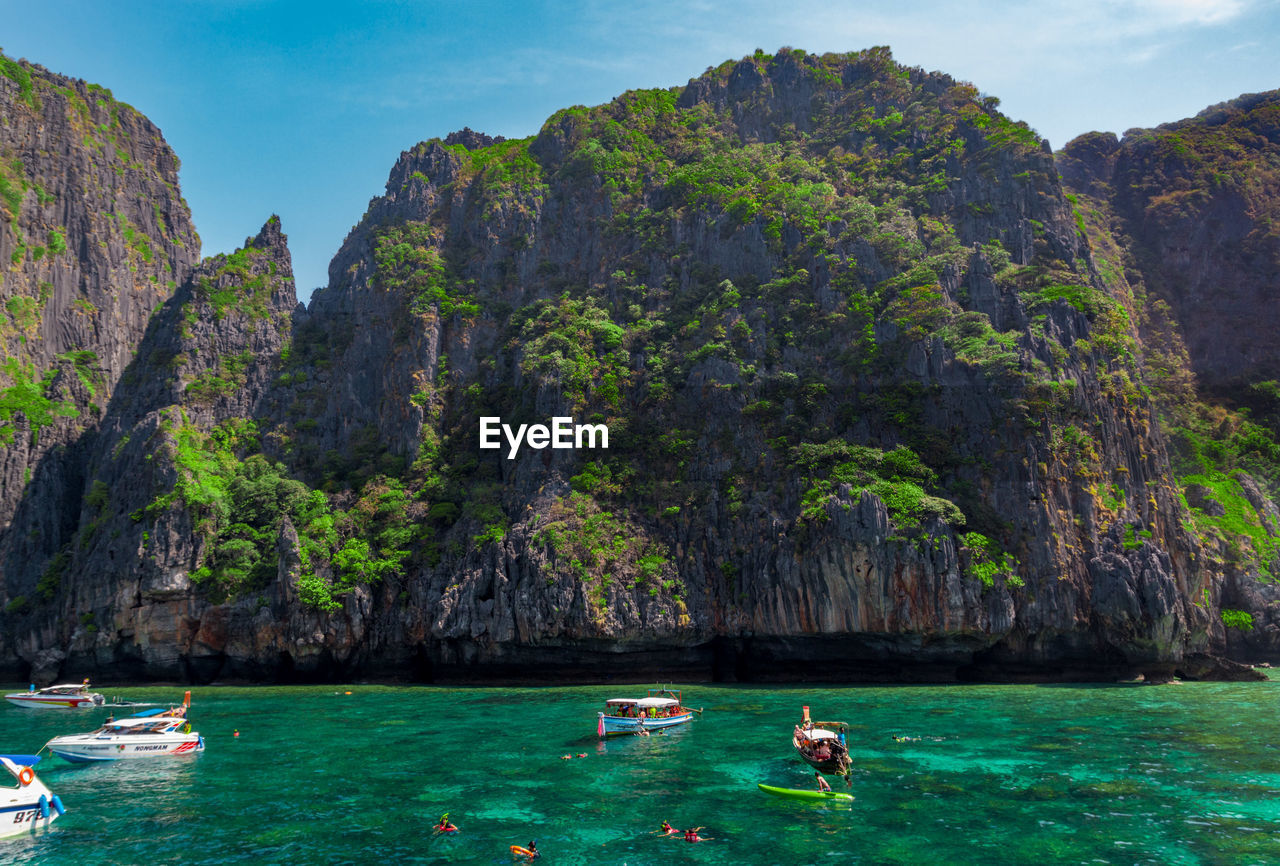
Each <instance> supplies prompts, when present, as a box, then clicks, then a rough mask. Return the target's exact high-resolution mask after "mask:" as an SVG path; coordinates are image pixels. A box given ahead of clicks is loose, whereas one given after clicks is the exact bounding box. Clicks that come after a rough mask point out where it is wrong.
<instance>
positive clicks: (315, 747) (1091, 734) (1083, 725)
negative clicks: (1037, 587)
mask: <svg viewBox="0 0 1280 866" xmlns="http://www.w3.org/2000/svg"><path fill="white" fill-rule="evenodd" d="M348 690H350V691H351V694H350V695H348V694H344V692H346V691H348ZM684 690H685V699H686V703H687V704H689V705H691V706H695V707H704V708H705V713H704V714H703V716H702V717H701V718H700V719H697V720H695V721H694V722H693V723H692V724H691V725H687V726H684V727H682V728H679V729H676V730H674V731H673V732H670V733H667V734H665V735H655V736H652V737H649V738H637V737H625V738H622V739H611V740H610V741H609V742H607V743H605V744H601V743H600V742H599V741H598V740H597V738H596V736H595V725H596V717H595V714H596V710H597V708H598V706H599V705H601V704H602V703H603V701H604V699H605V698H608V697H619V696H631V695H636V694H640V695H642V694H643V693H644V687H643V686H641V687H638V688H636V687H618V686H610V687H584V688H523V689H510V688H504V689H497V688H440V687H430V686H422V687H390V686H342V687H334V686H327V687H319V686H317V687H280V688H269V687H257V688H252V687H251V688H230V687H209V688H196V689H193V701H194V702H193V707H192V711H191V717H192V719H193V721H194V727H195V729H196V730H198V731H200V732H201V733H202V734H204V736H205V739H206V742H207V750H206V751H205V752H204V754H202V755H198V756H195V757H190V758H172V759H156V760H153V761H147V760H136V761H122V762H119V763H116V764H112V765H100V766H77V765H71V764H67V763H64V762H63V761H61V760H59V759H57V758H46V760H45V761H43V762H42V763H41V764H40V766H39V768H38V769H39V772H40V775H41V777H42V778H43V779H44V780H45V781H46V782H47V783H48V784H49V786H50V787H51V788H52V789H53V790H54V792H55V793H57V794H59V795H60V796H61V797H62V799H63V801H64V802H65V803H66V805H67V808H68V812H67V815H66V816H64V817H63V818H62V819H61V820H59V821H58V822H57V823H56V824H54V826H53V828H52V829H51V830H50V831H48V832H47V833H43V834H41V835H39V836H37V837H35V838H20V839H18V840H10V841H4V840H0V862H15V863H57V864H69V863H75V864H97V863H102V864H106V863H110V864H121V863H124V864H133V863H137V864H143V863H145V864H155V863H184V864H203V863H209V864H213V863H217V864H224V863H291V864H292V863H360V864H364V863H370V862H384V863H385V862H391V863H495V864H497V863H510V862H511V858H510V855H509V853H508V850H509V846H510V845H512V844H520V845H524V844H527V843H528V842H529V840H530V839H536V840H537V843H538V848H539V849H540V850H541V851H542V852H543V858H542V860H541V861H540V862H541V863H546V864H595V863H613V864H631V866H639V864H670V863H698V864H711V863H724V864H728V863H750V864H773V863H777V864H800V863H832V864H835V863H867V864H908V863H912V864H914V863H930V864H936V863H943V864H950V863H955V864H963V863H975V864H977V863H982V864H988V863H1034V864H1053V863H1151V864H1162V866H1164V864H1235V863H1242V864H1243V863H1258V864H1267V863H1280V711H1278V708H1277V704H1280V682H1266V683H1239V684H1236V683H1186V684H1182V685H1168V686H1141V685H1097V686H1076V685H1044V686H937V687H927V686H925V687H916V686H911V687H907V686H901V687H848V688H845V687H808V686H805V687H787V688H773V687H760V686H730V687H725V686H714V687H713V686H703V685H687V686H685V687H684ZM103 691H104V693H107V694H108V695H120V696H121V697H124V698H128V699H131V700H139V701H169V700H173V701H177V700H179V699H180V698H181V691H182V690H181V689H178V688H172V689H159V688H147V689H111V688H106V689H103ZM802 704H808V705H810V706H811V708H812V713H813V715H814V717H815V718H818V719H840V720H843V721H847V722H849V723H850V724H851V725H852V730H851V731H850V735H849V736H850V751H851V754H852V757H853V763H854V768H855V769H854V774H853V785H852V788H850V789H848V790H851V791H852V793H854V794H855V795H856V797H857V799H856V800H855V801H854V803H853V804H852V805H847V806H843V807H840V806H834V805H828V804H823V803H806V802H801V801H790V800H782V799H777V798H774V797H770V796H768V795H766V794H763V793H761V792H760V791H758V790H757V789H756V783H757V782H766V783H770V784H775V785H782V786H792V787H810V786H811V785H812V775H811V771H809V770H808V768H807V767H806V766H805V765H804V764H802V763H800V761H799V759H798V758H796V757H794V755H793V753H792V750H791V746H790V731H791V728H792V725H793V723H794V722H795V721H797V720H798V719H799V716H800V707H801V705H802ZM105 715H106V712H105V711H101V710H98V711H84V712H78V711H67V712H56V711H40V712H37V711H31V710H23V709H20V708H17V707H10V706H4V707H0V751H6V752H34V751H35V750H36V749H38V748H40V746H41V745H42V744H43V743H44V742H46V741H47V740H48V739H49V738H50V737H53V736H55V735H58V734H63V733H70V732H76V731H81V730H88V729H90V728H91V727H94V726H95V725H96V724H97V723H99V722H100V721H101V719H102V718H103V717H104V716H105ZM236 728H238V729H239V730H240V733H241V736H240V737H239V738H238V739H237V738H233V736H232V731H233V729H236ZM893 734H898V735H903V736H910V737H919V738H920V739H918V740H911V741H907V742H895V741H894V740H893V739H892V738H891V735H893ZM578 753H585V755H586V757H584V758H577V757H574V758H572V759H571V760H562V759H561V757H560V756H561V755H564V754H574V755H576V754H578ZM833 781H835V782H836V784H837V785H840V784H842V783H841V782H839V780H833ZM837 790H840V788H837ZM445 811H448V812H450V813H451V820H452V821H453V822H454V823H455V824H457V825H458V826H459V827H460V828H461V832H460V833H458V834H457V835H456V836H452V837H441V838H434V839H433V838H432V836H431V825H432V824H433V823H434V821H435V820H436V819H437V818H438V817H439V816H440V814H441V813H442V812H445ZM664 818H665V819H667V820H669V821H670V822H671V823H672V824H674V825H675V826H676V827H681V828H683V827H686V826H689V825H691V824H692V825H703V826H704V827H705V828H706V829H705V830H703V831H702V832H703V833H704V834H705V835H707V836H710V837H712V840H711V841H708V842H705V843H701V844H696V845H690V844H688V843H686V842H684V841H683V840H675V839H663V838H659V837H657V836H655V835H653V834H652V833H651V832H650V831H651V830H653V829H655V828H656V827H657V826H658V824H659V822H660V821H662V820H663V819H664Z"/></svg>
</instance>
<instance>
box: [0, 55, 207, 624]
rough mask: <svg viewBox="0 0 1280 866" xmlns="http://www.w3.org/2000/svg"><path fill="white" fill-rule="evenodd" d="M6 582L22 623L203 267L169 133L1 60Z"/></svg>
mask: <svg viewBox="0 0 1280 866" xmlns="http://www.w3.org/2000/svg"><path fill="white" fill-rule="evenodd" d="M0 115H2V116H3V123H0V301H2V302H3V306H4V309H3V311H0V574H2V575H3V578H4V581H3V582H4V593H5V597H6V600H7V601H8V602H9V604H10V605H12V606H13V607H14V608H15V609H17V610H22V609H25V607H26V606H27V605H29V604H30V602H31V600H32V596H33V592H32V590H33V588H34V584H35V582H36V580H37V578H38V575H39V574H40V573H41V572H42V571H43V569H44V568H45V566H46V564H47V563H48V561H49V560H50V558H51V557H53V556H54V555H55V554H56V553H57V551H58V550H59V549H60V548H61V547H63V546H64V545H65V544H67V543H68V542H69V540H70V539H71V537H72V535H73V534H74V533H75V532H76V530H77V524H76V521H75V516H76V514H77V513H78V511H79V503H80V499H81V497H82V496H83V494H84V480H83V479H84V461H85V458H86V455H87V450H86V449H87V447H88V443H89V442H91V441H92V440H93V437H94V434H95V432H96V431H97V429H98V425H99V423H100V420H101V416H102V412H103V411H104V409H105V407H106V406H107V405H108V403H109V402H110V401H111V399H112V395H113V393H114V390H115V387H116V384H117V382H118V381H119V379H120V376H121V374H122V373H123V371H124V369H125V367H126V366H127V365H128V364H129V363H130V361H131V359H132V357H133V353H134V351H135V349H136V348H137V345H138V342H139V340H140V339H141V337H142V334H143V331H144V330H145V329H146V327H147V324H148V321H149V320H150V318H151V316H152V314H153V313H154V312H155V311H156V310H157V309H158V308H159V307H160V306H161V304H162V303H163V302H164V301H165V299H167V298H168V297H169V296H170V295H172V294H173V291H174V288H175V287H176V286H177V285H178V283H180V282H182V281H183V280H184V279H186V276H187V273H188V272H189V271H190V269H191V266H192V264H193V263H194V262H195V261H196V259H197V258H198V257H199V245H200V242H199V238H198V237H197V236H196V233H195V229H194V228H193V227H192V225H191V219H190V214H189V212H188V210H187V206H186V203H185V202H184V201H183V200H182V197H181V196H180V195H179V194H178V190H177V181H178V159H177V157H176V156H174V154H173V152H172V151H171V150H170V149H169V147H168V145H166V144H165V142H164V139H163V138H162V137H161V135H160V130H159V129H157V128H156V127H155V125H153V124H152V123H151V122H150V121H148V120H147V119H146V118H145V117H143V116H142V115H141V114H139V113H138V112H137V111H135V110H134V109H133V108H131V107H130V106H128V105H126V104H125V103H123V102H119V101H117V100H116V99H115V98H114V97H113V96H112V94H111V91H110V90H107V89H105V88H103V87H99V86H98V85H94V84H87V83H85V82H84V81H79V80H73V79H69V78H64V77H62V76H59V75H54V74H52V73H50V72H48V71H47V70H45V69H43V68H41V67H39V66H34V65H32V64H28V63H26V62H25V61H21V62H19V61H14V60H11V59H9V58H7V57H0Z"/></svg>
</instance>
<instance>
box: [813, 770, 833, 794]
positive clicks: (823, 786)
mask: <svg viewBox="0 0 1280 866" xmlns="http://www.w3.org/2000/svg"><path fill="white" fill-rule="evenodd" d="M813 777H814V778H815V779H817V780H818V790H819V791H821V792H822V793H824V794H825V793H827V792H828V791H830V790H831V786H830V785H828V784H827V780H826V779H824V778H822V774H821V773H819V772H814V774H813Z"/></svg>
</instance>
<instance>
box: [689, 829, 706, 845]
mask: <svg viewBox="0 0 1280 866" xmlns="http://www.w3.org/2000/svg"><path fill="white" fill-rule="evenodd" d="M701 829H703V828H702V827H690V828H689V829H688V830H685V831H684V841H686V842H706V841H707V840H706V839H704V838H703V837H702V836H699V835H698V831H699V830H701Z"/></svg>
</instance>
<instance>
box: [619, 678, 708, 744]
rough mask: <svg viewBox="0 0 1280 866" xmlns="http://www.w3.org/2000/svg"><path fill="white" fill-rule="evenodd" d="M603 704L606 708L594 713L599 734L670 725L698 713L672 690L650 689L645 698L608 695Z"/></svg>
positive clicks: (686, 719) (628, 731)
mask: <svg viewBox="0 0 1280 866" xmlns="http://www.w3.org/2000/svg"><path fill="white" fill-rule="evenodd" d="M604 705H605V711H604V712H603V713H597V714H596V716H597V722H596V733H597V734H598V735H599V736H601V737H603V736H606V735H608V734H636V733H640V732H641V730H644V731H651V730H654V729H657V728H670V727H673V726H675V725H682V724H684V723H685V722H687V721H689V720H690V719H692V718H693V714H694V712H701V710H697V711H695V710H691V709H689V708H688V707H686V706H684V705H682V704H681V703H680V692H679V691H674V690H672V689H649V695H648V697H643V698H610V699H609V700H607V701H605V702H604Z"/></svg>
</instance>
